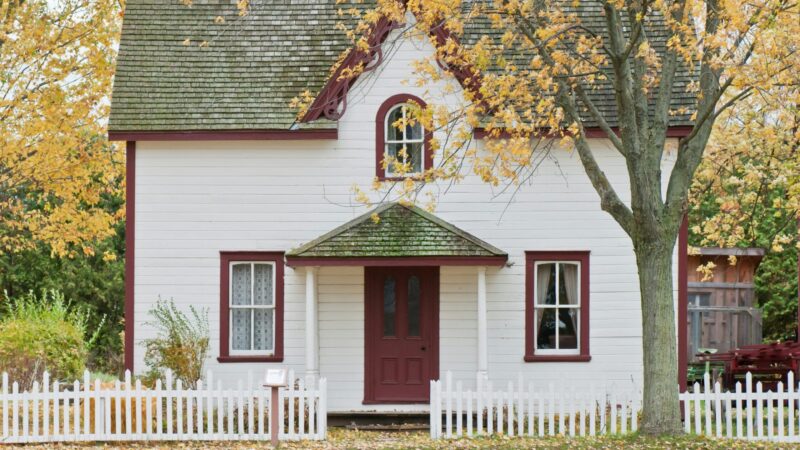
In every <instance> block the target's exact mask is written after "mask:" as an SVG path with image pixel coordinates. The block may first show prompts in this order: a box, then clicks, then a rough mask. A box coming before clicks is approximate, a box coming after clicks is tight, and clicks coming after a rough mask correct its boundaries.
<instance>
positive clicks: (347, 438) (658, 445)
mask: <svg viewBox="0 0 800 450" xmlns="http://www.w3.org/2000/svg"><path fill="white" fill-rule="evenodd" d="M269 447H270V445H269V442H230V441H216V442H125V443H86V444H46V445H38V446H25V447H24V448H26V449H45V448H47V449H50V448H55V449H87V448H104V449H205V448H225V449H235V450H244V449H256V448H269ZM280 448H282V449H309V450H329V449H353V450H373V449H387V450H388V449H441V450H444V449H519V448H530V449H634V450H636V449H686V450H694V449H698V450H699V449H712V450H713V449H786V448H800V445H797V444H777V443H766V442H748V441H743V440H724V439H706V438H703V437H697V436H679V437H669V438H667V437H664V438H650V437H644V436H638V435H628V436H622V437H593V438H568V437H561V436H558V437H548V438H519V437H508V436H496V435H495V436H490V437H480V438H472V439H467V438H462V439H453V440H448V439H441V440H437V441H434V440H431V439H430V437H429V435H428V433H427V432H423V431H413V432H408V431H401V432H392V431H362V430H347V429H342V428H331V429H330V431H329V433H328V439H327V440H325V441H300V442H283V443H281V445H280Z"/></svg>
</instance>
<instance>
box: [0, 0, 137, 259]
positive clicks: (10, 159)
mask: <svg viewBox="0 0 800 450" xmlns="http://www.w3.org/2000/svg"><path fill="white" fill-rule="evenodd" d="M119 23H120V10H119V5H118V4H117V3H116V2H107V1H100V0H59V1H56V2H52V1H46V0H27V1H25V2H15V1H11V0H0V216H2V222H0V252H10V251H16V250H20V249H24V248H27V247H30V246H32V245H36V243H38V242H44V243H45V244H47V245H49V246H50V248H51V249H52V251H53V253H54V254H57V255H59V256H68V255H70V254H75V253H76V252H82V253H87V254H91V253H93V252H94V250H93V248H92V245H91V243H92V242H93V241H95V240H97V239H102V238H105V237H107V236H110V235H111V234H112V233H113V228H112V226H113V224H114V223H116V222H117V221H118V220H120V219H121V218H122V211H121V210H114V209H113V208H105V207H104V205H103V202H104V199H106V200H107V198H108V197H109V196H110V195H112V194H115V192H114V189H115V187H114V186H119V185H120V184H121V182H120V181H121V177H122V176H123V173H124V164H123V163H124V153H123V151H122V149H121V148H119V147H118V146H116V145H113V144H110V143H109V142H108V141H107V140H106V138H105V121H106V118H107V114H108V96H109V93H110V87H111V80H112V75H113V61H114V54H115V46H116V43H117V39H118V32H119Z"/></svg>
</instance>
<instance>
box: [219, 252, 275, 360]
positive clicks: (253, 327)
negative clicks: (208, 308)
mask: <svg viewBox="0 0 800 450" xmlns="http://www.w3.org/2000/svg"><path fill="white" fill-rule="evenodd" d="M221 270H222V279H223V282H222V283H221V286H220V289H221V290H222V301H221V302H222V303H221V305H220V306H221V315H220V316H221V317H220V319H221V321H222V322H223V323H222V326H221V330H222V332H221V333H220V346H221V348H220V355H221V356H220V360H222V361H223V362H225V361H226V360H231V361H235V360H237V359H239V360H242V359H246V360H254V359H253V358H256V359H255V360H263V358H269V359H277V358H280V357H281V356H282V342H281V341H282V334H283V333H282V318H283V314H282V313H283V311H282V307H283V299H282V297H283V254H282V253H275V252H248V253H229V252H223V255H222V267H221Z"/></svg>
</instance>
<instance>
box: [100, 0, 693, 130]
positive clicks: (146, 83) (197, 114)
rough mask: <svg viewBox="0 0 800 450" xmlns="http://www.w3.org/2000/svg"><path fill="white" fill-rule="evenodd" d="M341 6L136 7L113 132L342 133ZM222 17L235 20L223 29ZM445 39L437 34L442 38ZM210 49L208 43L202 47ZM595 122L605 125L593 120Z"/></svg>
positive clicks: (212, 3) (603, 91) (479, 27)
mask: <svg viewBox="0 0 800 450" xmlns="http://www.w3.org/2000/svg"><path fill="white" fill-rule="evenodd" d="M590 3H591V2H581V4H580V5H581V6H580V8H581V9H580V11H579V14H580V16H581V18H582V20H583V21H584V23H585V24H586V25H587V27H589V28H592V29H596V31H597V32H599V33H601V34H602V32H603V23H604V22H603V11H602V8H601V6H600V5H594V4H590ZM338 9H339V5H337V4H336V0H264V1H263V2H258V3H252V9H251V11H250V13H249V14H248V15H247V16H244V17H239V16H238V15H237V13H236V8H235V7H234V5H233V4H232V3H231V2H230V1H229V0H194V1H193V3H192V6H191V7H186V6H184V5H183V4H181V2H177V1H169V2H167V1H165V0H129V1H128V2H127V6H126V11H125V21H124V25H123V30H122V38H121V41H120V51H119V56H118V60H117V72H116V76H115V80H114V90H113V95H112V103H111V117H110V120H109V132H110V133H123V132H127V131H133V132H136V131H139V132H142V131H234V130H235V131H248V130H249V131H253V130H283V131H288V130H290V129H292V130H298V131H303V130H335V129H336V122H335V121H336V120H337V119H338V118H339V115H341V114H340V113H341V111H342V110H343V106H344V105H341V103H342V102H343V101H344V100H345V98H346V95H347V91H348V90H349V87H350V86H352V85H353V84H354V83H355V81H356V80H355V79H353V80H348V81H347V82H345V83H341V82H338V81H337V77H336V76H331V73H330V69H331V67H332V66H333V65H334V64H335V63H336V61H337V59H338V57H339V55H341V54H342V52H343V51H344V50H346V49H347V48H348V45H349V42H348V40H347V39H346V38H345V36H344V33H342V32H341V31H339V30H337V29H336V23H337V22H339V21H341V20H342V18H341V17H339V16H338V14H337V10H338ZM218 16H221V17H223V18H224V19H225V23H222V24H216V23H215V21H214V19H215V18H216V17H218ZM384 25H385V26H383V27H381V26H378V27H375V28H376V29H375V30H374V33H375V36H372V37H371V40H372V41H374V42H376V43H378V44H379V43H380V42H383V39H385V38H386V35H388V32H389V31H391V24H384ZM663 27H664V26H663V21H659V20H658V19H657V18H656V19H655V20H653V21H651V23H650V24H649V28H648V36H649V37H650V38H651V39H652V41H653V47H654V48H655V49H656V51H663V49H664V40H665V32H664V30H662V29H663ZM438 31H440V30H438ZM438 31H437V33H438ZM499 33H500V31H499V30H492V29H491V27H489V26H488V23H487V24H481V23H471V24H470V25H469V27H468V28H467V30H465V34H464V36H463V39H462V40H463V41H464V42H465V43H466V44H469V43H471V42H474V40H476V39H477V37H479V36H480V35H482V34H493V35H498V36H499ZM438 34H441V33H438ZM438 34H437V35H436V36H434V37H435V38H437V39H441V38H442V36H439V35H438ZM186 39H189V41H188V45H184V41H185V40H186ZM204 42H207V43H208V45H207V46H201V43H204ZM377 47H378V48H379V47H380V46H379V45H378V46H377ZM373 50H374V49H373ZM355 53H356V52H352V51H351V52H350V53H349V54H348V57H347V58H349V59H350V60H351V61H355V63H358V62H364V63H366V64H373V65H377V64H379V63H380V52H376V51H372V52H370V54H368V55H364V56H359V55H355ZM519 57H524V55H521V56H519ZM345 62H346V61H345ZM456 75H458V74H456ZM462 75H463V74H462ZM691 79H692V77H691V76H690V75H689V73H688V72H687V71H685V70H682V71H679V73H678V74H677V76H676V82H675V85H674V95H673V97H674V98H673V105H672V108H673V109H678V108H692V107H694V104H695V99H694V96H693V95H692V94H691V93H687V92H686V86H687V85H688V84H689V82H690V81H691ZM460 81H462V82H463V81H464V80H460ZM306 90H308V91H310V92H312V93H314V94H321V95H317V98H316V100H315V106H314V107H315V108H316V111H317V112H315V113H314V114H312V115H313V117H308V116H307V117H306V118H304V120H303V121H301V122H297V121H296V113H297V111H296V110H294V109H293V108H290V107H289V102H290V101H291V99H292V98H294V97H296V96H297V95H299V94H300V93H302V92H303V91H306ZM590 95H591V96H592V97H593V100H594V101H595V103H596V105H597V106H598V109H599V110H600V111H601V112H603V113H604V115H605V116H606V117H608V118H609V120H608V121H609V123H610V125H611V126H615V125H616V122H617V121H616V100H615V97H614V95H613V88H612V86H611V85H610V84H609V83H606V84H604V85H599V86H598V87H597V88H596V89H592V90H591V91H590ZM689 114H690V113H686V114H682V115H674V116H672V117H671V125H672V126H685V125H691V123H692V122H691V117H690V115H689ZM586 125H587V127H593V126H595V124H593V123H592V122H591V121H590V120H587V121H586Z"/></svg>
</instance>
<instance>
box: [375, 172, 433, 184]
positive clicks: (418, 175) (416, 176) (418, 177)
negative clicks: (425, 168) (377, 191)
mask: <svg viewBox="0 0 800 450" xmlns="http://www.w3.org/2000/svg"><path fill="white" fill-rule="evenodd" d="M409 178H410V179H412V180H414V182H419V181H423V179H422V174H421V173H419V172H415V173H413V174H409V175H407V176H404V177H392V176H385V175H383V176H380V175H379V176H378V181H392V182H399V181H406V180H407V179H409Z"/></svg>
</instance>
